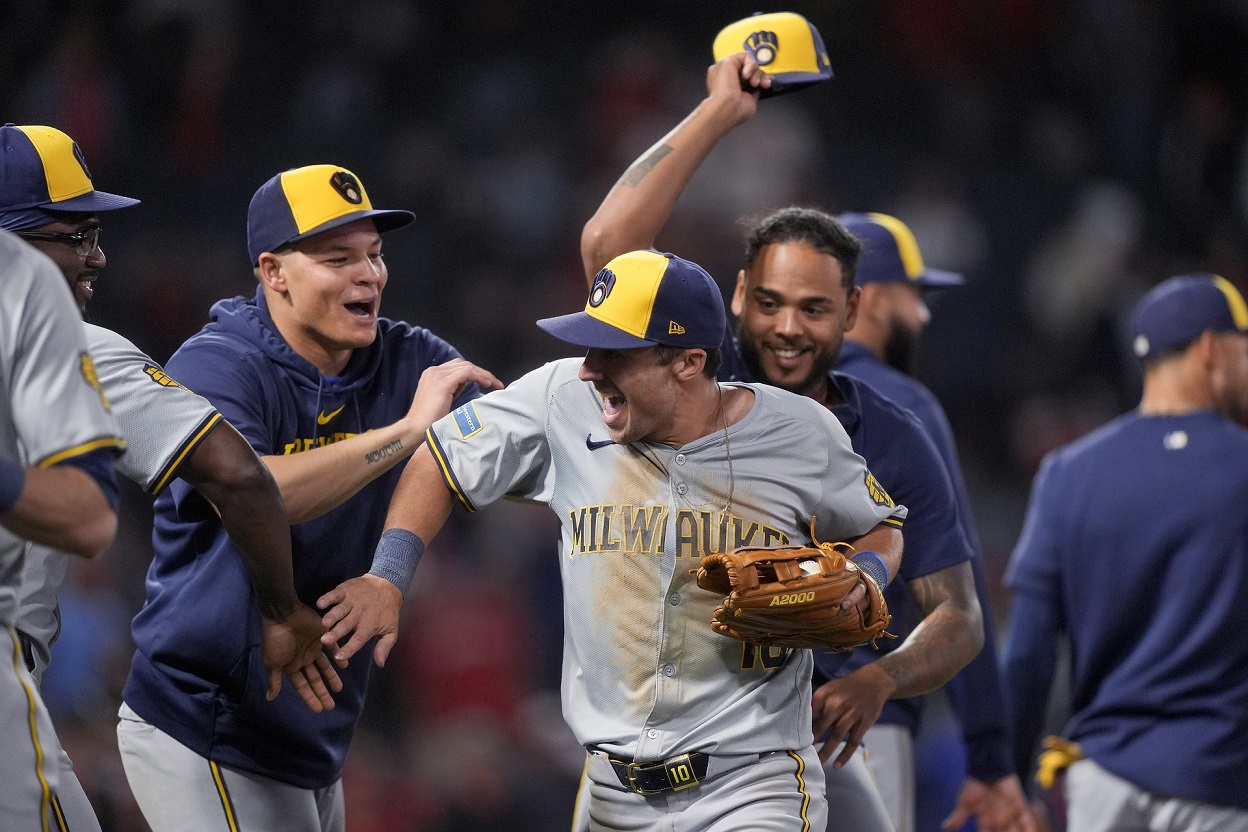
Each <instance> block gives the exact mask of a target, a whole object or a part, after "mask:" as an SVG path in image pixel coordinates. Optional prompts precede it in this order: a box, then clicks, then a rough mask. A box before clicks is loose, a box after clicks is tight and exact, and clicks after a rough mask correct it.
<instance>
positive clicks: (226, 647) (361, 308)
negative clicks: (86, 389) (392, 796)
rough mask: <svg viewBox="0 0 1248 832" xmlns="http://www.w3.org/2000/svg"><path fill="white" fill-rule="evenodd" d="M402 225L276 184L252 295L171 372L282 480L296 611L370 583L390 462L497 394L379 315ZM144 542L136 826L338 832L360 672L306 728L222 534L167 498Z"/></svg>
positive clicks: (331, 194)
mask: <svg viewBox="0 0 1248 832" xmlns="http://www.w3.org/2000/svg"><path fill="white" fill-rule="evenodd" d="M412 219H413V215H412V214H411V213H410V212H407V211H396V210H379V209H374V208H373V207H372V203H371V201H370V200H369V197H368V194H367V192H366V191H365V190H364V187H363V185H362V184H361V183H360V181H359V179H358V178H356V176H355V175H354V174H353V173H351V172H350V171H349V170H346V169H345V168H341V167H338V166H335V165H311V166H308V167H303V168H297V169H294V170H289V171H286V172H284V173H281V174H278V175H277V176H274V177H273V178H272V179H270V180H269V181H268V182H266V183H265V184H264V185H262V186H261V187H260V189H259V190H258V191H256V194H255V196H254V197H253V199H252V201H251V206H250V209H249V211H248V217H247V230H248V246H249V250H250V255H251V262H252V265H253V267H254V271H255V274H256V277H257V279H258V281H259V287H258V289H257V291H256V295H255V297H254V298H251V299H244V298H232V299H229V300H223V301H220V302H219V303H217V304H216V305H214V306H213V308H212V322H211V323H209V324H208V325H207V326H206V327H205V328H204V329H203V330H202V331H201V332H200V333H198V334H196V335H195V336H193V337H192V338H191V339H189V340H188V341H187V342H186V343H185V344H183V345H182V347H181V348H180V349H179V350H178V351H177V352H176V353H175V354H174V355H173V357H172V358H171V359H170V360H169V364H168V366H169V372H170V374H171V375H173V376H174V377H176V378H178V380H179V381H180V382H182V383H184V384H186V385H187V386H188V387H191V388H192V389H194V390H196V391H197V392H198V393H200V394H201V395H203V396H204V397H205V398H207V399H208V400H209V401H210V402H212V404H213V406H214V407H216V408H217V409H218V410H219V411H220V413H221V414H223V416H224V417H225V418H226V419H227V420H229V422H230V424H232V425H233V426H234V427H235V428H237V429H238V431H239V432H240V433H241V434H242V435H243V436H244V437H245V438H246V440H247V442H249V443H250V445H251V446H252V448H254V449H255V451H256V452H257V453H259V454H260V455H261V457H262V459H263V460H264V462H265V464H266V465H267V467H268V468H269V470H270V471H271V472H272V475H273V477H274V478H275V479H276V481H277V485H278V487H279V489H280V491H281V496H282V498H283V500H284V502H285V505H286V510H287V512H288V514H289V518H290V521H291V522H292V523H294V524H295V525H293V526H292V527H291V529H290V536H291V549H292V551H293V557H294V575H293V578H294V587H295V591H296V593H297V595H298V597H299V598H300V599H301V600H302V601H303V602H304V603H314V602H315V601H316V599H317V598H318V597H320V596H321V595H322V594H324V593H325V592H326V591H328V590H330V589H332V588H333V587H335V586H337V585H338V584H339V583H340V582H341V581H343V580H344V579H346V578H348V577H351V576H354V575H358V574H360V573H361V572H364V571H366V570H367V569H368V567H369V563H370V559H371V556H372V551H373V547H374V546H375V544H376V542H377V539H378V536H379V535H380V534H381V529H382V521H383V519H384V517H385V512H386V507H387V505H388V504H389V498H390V493H391V491H392V490H393V488H394V485H395V483H396V482H397V480H398V476H399V472H400V468H399V463H400V462H404V461H405V460H406V459H407V458H408V457H409V456H410V455H411V453H412V452H413V451H414V450H415V449H416V447H417V446H418V445H419V444H420V443H421V441H422V436H423V433H424V430H425V429H426V428H427V427H428V426H429V424H430V423H431V422H432V421H433V420H434V419H435V418H436V417H438V416H441V415H442V414H444V413H446V412H447V411H448V410H449V409H450V407H451V405H452V403H454V404H456V405H459V404H463V403H465V402H467V401H469V400H470V399H472V398H474V397H475V396H477V395H478V394H479V389H478V385H480V386H482V387H487V388H489V387H498V386H501V385H500V384H499V382H498V380H497V379H495V378H494V376H493V375H491V374H490V373H488V372H485V371H484V370H481V369H480V368H478V367H476V366H475V365H473V364H471V363H469V362H467V361H465V360H463V359H462V358H461V357H460V356H459V354H458V353H457V352H456V351H455V350H454V348H453V347H451V345H450V344H448V343H446V342H445V341H443V340H441V339H440V338H438V337H437V336H436V335H434V334H433V333H431V332H429V331H428V330H425V329H421V328H418V327H413V326H409V325H408V324H405V323H401V322H396V321H391V320H387V319H385V318H382V317H380V314H379V312H380V306H381V298H382V292H383V290H384V289H385V286H386V282H387V280H388V272H387V269H386V264H385V262H384V260H383V259H382V254H381V245H382V243H381V233H382V232H385V231H389V230H391V229H394V228H398V227H400V226H403V225H406V224H408V223H409V222H411V221H412ZM155 526H156V528H155V535H154V537H155V541H154V542H155V558H154V560H153V562H152V567H151V571H150V573H149V575H148V582H147V590H148V594H147V599H146V602H145V603H144V606H143V608H142V609H141V610H140V611H139V614H138V615H137V616H136V617H135V620H134V626H133V632H134V640H135V644H136V646H137V648H138V649H137V651H136V653H135V656H134V661H133V664H132V666H131V668H130V676H129V679H128V680H127V682H126V686H125V690H124V692H123V698H124V700H125V701H124V704H123V706H122V709H121V720H120V723H119V725H118V729H117V733H118V741H119V744H120V747H121V755H122V761H123V763H124V765H125V770H126V777H127V779H128V780H129V783H130V787H131V790H132V791H133V792H134V795H135V798H136V799H137V801H138V803H139V807H140V808H141V809H142V811H143V815H144V817H145V818H146V819H147V821H148V823H149V824H150V825H151V827H152V829H153V830H155V832H162V830H171V829H178V830H220V829H264V830H268V831H270V832H287V831H288V832H295V831H296V830H299V831H300V832H306V830H309V829H313V830H322V832H342V830H343V829H344V828H345V823H346V822H345V817H344V808H343V796H342V781H341V773H342V765H343V761H344V758H345V757H346V753H347V747H348V745H349V744H350V741H351V736H352V732H353V730H354V728H355V724H356V721H357V720H358V718H359V715H360V712H361V709H362V708H363V704H364V693H365V687H366V684H367V680H368V664H369V663H368V662H359V663H356V664H355V665H353V666H351V667H346V668H344V669H343V670H342V672H341V674H340V676H341V684H342V689H341V691H340V692H339V693H338V694H337V695H336V696H335V697H334V700H333V703H332V704H333V705H334V707H333V708H332V709H328V708H327V709H325V710H323V711H322V712H320V713H310V712H309V711H308V709H307V708H306V707H305V706H304V704H303V703H302V702H301V701H300V700H299V698H298V697H297V696H295V695H294V694H293V692H292V691H290V690H286V689H283V690H282V691H281V692H280V693H279V694H278V695H277V696H276V698H273V699H271V700H270V699H269V697H267V696H266V691H265V684H264V673H263V666H262V655H261V652H260V649H259V647H260V644H261V638H262V632H261V619H260V615H259V611H258V610H257V608H256V602H255V597H254V591H253V589H252V586H251V582H250V581H249V580H248V576H247V573H246V571H245V569H244V568H243V566H244V561H243V559H242V558H241V557H240V556H239V552H238V551H237V546H236V543H235V542H233V541H231V539H230V537H229V536H228V535H227V530H226V529H225V528H224V527H223V526H222V523H221V520H220V519H219V518H218V517H217V516H216V513H215V512H213V511H212V510H211V506H209V505H207V503H206V502H205V501H204V500H203V499H202V498H200V497H199V496H197V494H196V492H195V491H194V490H193V489H192V488H191V486H190V484H188V483H183V482H181V481H175V482H173V483H172V484H171V485H170V486H169V487H168V488H166V489H165V491H164V492H163V493H162V494H161V495H160V497H158V498H157V501H156V521H155ZM388 650H389V644H388V643H386V644H379V645H378V647H377V651H376V659H377V663H378V664H381V663H384V661H385V657H386V653H387V652H388Z"/></svg>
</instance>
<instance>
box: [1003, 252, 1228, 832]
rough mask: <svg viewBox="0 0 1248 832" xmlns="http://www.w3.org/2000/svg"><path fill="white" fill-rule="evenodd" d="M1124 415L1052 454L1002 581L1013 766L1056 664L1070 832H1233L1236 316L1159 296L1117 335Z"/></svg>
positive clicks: (1035, 729) (1037, 722)
mask: <svg viewBox="0 0 1248 832" xmlns="http://www.w3.org/2000/svg"><path fill="white" fill-rule="evenodd" d="M1131 329H1132V335H1133V338H1134V341H1133V347H1134V349H1135V354H1136V355H1137V356H1138V357H1139V358H1140V360H1141V362H1142V363H1143V366H1144V389H1143V393H1142V395H1141V397H1140V404H1139V407H1138V408H1137V409H1136V410H1133V411H1131V412H1130V413H1126V414H1123V415H1122V416H1119V417H1118V418H1117V419H1114V420H1113V421H1111V422H1110V423H1109V424H1107V425H1104V426H1103V427H1101V428H1099V429H1097V430H1096V431H1094V432H1092V433H1091V434H1090V435H1088V436H1085V437H1084V438H1082V439H1080V440H1078V441H1076V442H1074V443H1072V444H1070V445H1068V446H1066V447H1064V448H1059V449H1058V450H1056V451H1053V452H1052V453H1050V454H1049V455H1048V456H1046V457H1045V459H1044V461H1043V462H1042V463H1041V466H1040V470H1039V473H1037V474H1036V479H1035V482H1034V484H1033V486H1032V493H1031V502H1030V505H1029V506H1028V510H1027V518H1026V521H1025V523H1024V526H1023V531H1022V535H1021V537H1020V538H1019V541H1018V545H1017V547H1016V548H1015V550H1014V554H1013V557H1012V559H1011V562H1010V566H1009V569H1008V571H1007V574H1006V580H1007V583H1008V584H1009V585H1010V586H1011V587H1012V588H1013V590H1014V593H1015V594H1014V600H1013V604H1012V606H1011V608H1010V623H1009V629H1008V631H1007V634H1006V639H1005V645H1004V648H1003V658H1004V661H1005V676H1006V680H1007V686H1008V690H1009V696H1010V703H1011V708H1010V714H1011V721H1012V723H1013V724H1012V728H1013V739H1014V753H1015V756H1016V760H1017V762H1018V765H1019V768H1020V770H1021V771H1027V770H1029V768H1030V767H1031V762H1030V760H1031V755H1032V753H1033V751H1034V749H1035V747H1036V741H1037V740H1038V739H1039V735H1040V730H1041V727H1042V726H1043V724H1044V716H1045V702H1046V700H1047V697H1048V693H1049V690H1050V683H1051V682H1052V678H1053V671H1054V667H1055V664H1056V654H1057V647H1058V645H1057V643H1056V641H1055V639H1054V638H1053V636H1054V634H1055V633H1059V634H1060V637H1061V639H1063V640H1064V641H1066V642H1067V644H1068V645H1069V647H1070V652H1071V672H1070V676H1071V678H1070V708H1071V717H1070V720H1069V722H1067V724H1066V728H1065V730H1064V732H1063V733H1064V734H1065V737H1066V739H1065V740H1059V739H1057V738H1051V739H1050V740H1049V741H1048V743H1047V745H1048V749H1049V750H1048V751H1047V752H1046V754H1045V755H1044V756H1043V757H1042V759H1041V776H1042V778H1043V782H1044V783H1045V785H1049V784H1051V783H1052V777H1053V776H1054V773H1055V771H1056V770H1058V769H1060V768H1063V767H1065V766H1069V768H1068V769H1067V771H1066V776H1065V804H1066V827H1065V828H1066V829H1067V830H1069V832H1091V830H1106V829H1113V830H1121V832H1148V830H1156V829H1185V830H1215V829H1216V830H1218V832H1244V830H1248V791H1245V789H1244V785H1245V783H1246V782H1248V742H1245V741H1244V738H1245V737H1248V641H1246V640H1245V639H1244V638H1243V637H1242V633H1243V631H1244V627H1245V626H1246V625H1248V500H1245V499H1244V495H1245V494H1246V493H1248V431H1245V430H1244V428H1243V427H1242V425H1243V424H1244V422H1245V420H1248V306H1246V305H1245V303H1244V299H1243V297H1242V296H1241V295H1240V293H1239V291H1238V290H1237V289H1236V288H1235V287H1234V286H1232V285H1231V283H1230V282H1228V281H1227V280H1224V279H1223V278H1221V277H1217V276H1215V275H1211V274H1189V275H1182V276H1180V277H1173V278H1170V279H1169V280H1166V281H1163V282H1162V283H1161V284H1159V285H1158V286H1156V287H1154V288H1153V289H1152V290H1151V291H1149V292H1148V293H1147V294H1146V295H1145V296H1144V297H1143V298H1142V299H1141V300H1140V302H1139V303H1138V304H1137V306H1136V308H1135V313H1134V316H1133V319H1132V322H1131Z"/></svg>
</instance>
